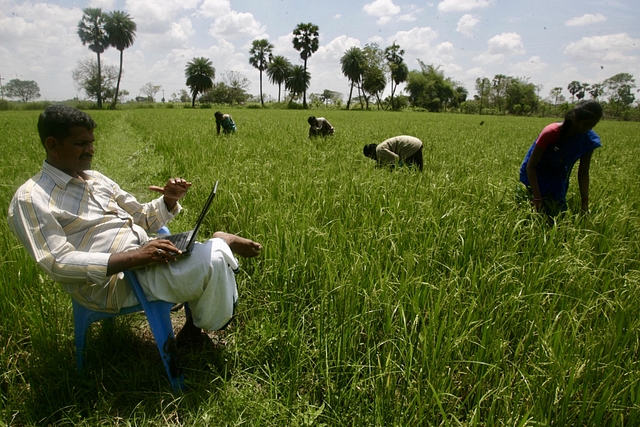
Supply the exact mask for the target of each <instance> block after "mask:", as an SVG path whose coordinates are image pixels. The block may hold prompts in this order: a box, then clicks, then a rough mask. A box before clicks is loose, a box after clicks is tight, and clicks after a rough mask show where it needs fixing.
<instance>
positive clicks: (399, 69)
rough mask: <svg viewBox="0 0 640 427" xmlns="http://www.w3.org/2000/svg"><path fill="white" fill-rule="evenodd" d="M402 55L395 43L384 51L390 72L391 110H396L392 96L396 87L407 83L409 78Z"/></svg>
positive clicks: (407, 68) (402, 50)
mask: <svg viewBox="0 0 640 427" xmlns="http://www.w3.org/2000/svg"><path fill="white" fill-rule="evenodd" d="M402 55H404V49H400V46H399V45H397V44H396V43H395V42H394V43H393V44H392V45H391V46H389V47H388V48H386V49H385V50H384V56H385V58H386V60H387V66H388V67H389V71H390V72H391V79H390V83H391V108H393V109H394V110H395V109H396V105H395V103H394V102H393V94H394V93H395V91H396V89H397V88H398V85H399V84H400V83H402V82H405V81H407V78H408V77H409V67H407V64H405V63H404V59H403V58H402ZM394 83H395V86H394Z"/></svg>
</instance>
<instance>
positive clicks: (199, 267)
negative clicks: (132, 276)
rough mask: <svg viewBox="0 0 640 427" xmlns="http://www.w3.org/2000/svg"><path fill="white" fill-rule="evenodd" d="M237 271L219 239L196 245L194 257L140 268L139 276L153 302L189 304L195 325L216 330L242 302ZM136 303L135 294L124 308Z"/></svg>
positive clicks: (229, 318)
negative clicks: (235, 306)
mask: <svg viewBox="0 0 640 427" xmlns="http://www.w3.org/2000/svg"><path fill="white" fill-rule="evenodd" d="M237 268H238V260H237V259H236V258H235V257H234V256H233V253H232V252H231V249H230V248H229V246H228V245H227V243H226V242H225V241H224V240H222V239H219V238H215V239H210V240H208V241H206V242H204V243H196V244H195V246H194V248H193V251H192V253H191V255H190V256H186V257H184V258H181V259H179V260H177V261H175V262H170V263H169V264H168V265H164V264H163V265H158V264H157V265H153V266H149V267H145V268H140V269H136V270H135V273H136V276H137V277H138V281H139V282H140V285H141V286H142V289H143V290H144V293H145V295H146V296H147V298H148V299H149V300H150V301H153V300H163V301H169V302H175V303H179V302H188V303H189V309H190V310H191V315H192V316H193V323H194V325H196V326H197V327H199V328H203V329H207V330H212V331H215V330H218V329H220V328H221V327H223V326H224V325H226V324H227V323H228V322H229V320H231V317H232V316H233V307H234V305H235V303H236V301H237V300H238V288H237V286H236V278H235V274H234V272H233V270H235V269H237ZM136 304H138V300H137V298H136V297H135V295H133V293H132V294H131V295H130V296H129V297H128V298H127V300H126V301H125V303H124V305H123V306H124V307H129V306H132V305H136Z"/></svg>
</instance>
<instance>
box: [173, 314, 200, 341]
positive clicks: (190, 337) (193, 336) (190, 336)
mask: <svg viewBox="0 0 640 427" xmlns="http://www.w3.org/2000/svg"><path fill="white" fill-rule="evenodd" d="M207 338H208V337H207V335H206V334H205V333H204V332H202V329H200V328H198V327H197V326H196V325H194V324H193V318H192V317H191V316H189V317H187V320H186V321H185V322H184V326H182V329H180V332H178V334H177V335H176V342H177V343H178V347H186V346H198V345H202V344H203V343H204V342H205V341H206V340H207Z"/></svg>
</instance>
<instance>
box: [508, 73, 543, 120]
mask: <svg viewBox="0 0 640 427" xmlns="http://www.w3.org/2000/svg"><path fill="white" fill-rule="evenodd" d="M505 104H506V105H505V109H506V111H507V112H509V114H515V115H525V114H531V113H535V112H536V111H538V95H537V93H536V86H535V85H534V84H533V83H529V82H528V81H527V80H526V79H521V78H513V77H512V78H510V81H509V86H508V87H507V93H506V102H505Z"/></svg>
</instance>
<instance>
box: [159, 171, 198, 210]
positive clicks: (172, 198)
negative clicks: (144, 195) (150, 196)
mask: <svg viewBox="0 0 640 427" xmlns="http://www.w3.org/2000/svg"><path fill="white" fill-rule="evenodd" d="M189 187H191V183H190V182H189V181H187V180H186V179H182V178H171V179H168V180H167V183H166V184H165V186H164V187H158V186H156V185H150V186H149V190H151V191H157V192H158V193H162V194H164V203H165V204H166V205H167V209H169V210H171V209H173V208H174V206H175V205H176V203H177V202H178V200H180V199H182V198H183V197H184V196H185V194H187V191H189Z"/></svg>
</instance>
